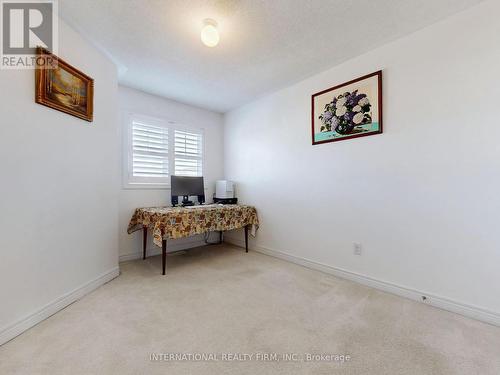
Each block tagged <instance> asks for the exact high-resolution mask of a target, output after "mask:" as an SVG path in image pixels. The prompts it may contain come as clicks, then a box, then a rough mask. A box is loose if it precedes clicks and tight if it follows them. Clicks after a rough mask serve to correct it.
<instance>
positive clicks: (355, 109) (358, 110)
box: [352, 105, 361, 112]
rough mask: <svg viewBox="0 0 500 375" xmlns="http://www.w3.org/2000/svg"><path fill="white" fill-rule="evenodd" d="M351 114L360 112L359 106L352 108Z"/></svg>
mask: <svg viewBox="0 0 500 375" xmlns="http://www.w3.org/2000/svg"><path fill="white" fill-rule="evenodd" d="M352 111H353V112H361V106H359V105H357V106H354V108H353V109H352Z"/></svg>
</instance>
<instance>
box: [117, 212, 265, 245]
mask: <svg viewBox="0 0 500 375" xmlns="http://www.w3.org/2000/svg"><path fill="white" fill-rule="evenodd" d="M247 225H252V231H251V233H252V234H253V235H255V231H256V230H257V228H258V226H259V219H258V217H257V210H256V209H255V207H252V206H245V205H236V204H227V205H208V206H195V207H191V208H190V207H144V208H136V210H135V212H134V214H133V215H132V218H131V219H130V223H129V225H128V229H127V232H128V233H129V234H130V233H132V232H135V231H137V230H140V229H142V228H143V227H144V226H146V227H148V229H152V230H153V239H154V240H153V242H154V243H155V245H157V246H161V243H162V240H163V239H164V238H165V239H167V238H169V239H175V238H181V237H188V236H192V235H195V234H202V233H206V232H210V231H226V230H232V229H238V228H243V227H245V226H247Z"/></svg>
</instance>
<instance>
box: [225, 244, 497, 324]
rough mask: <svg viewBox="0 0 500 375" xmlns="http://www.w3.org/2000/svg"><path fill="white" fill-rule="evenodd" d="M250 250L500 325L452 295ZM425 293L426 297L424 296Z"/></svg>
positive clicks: (490, 315) (259, 249) (278, 253)
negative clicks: (448, 295) (449, 296)
mask: <svg viewBox="0 0 500 375" xmlns="http://www.w3.org/2000/svg"><path fill="white" fill-rule="evenodd" d="M224 241H225V242H227V243H230V244H233V245H236V246H239V247H244V246H245V245H244V242H243V241H242V240H240V239H236V238H234V237H230V236H226V237H225V239H224ZM249 248H250V249H251V250H254V251H257V252H259V253H262V254H266V255H269V256H272V257H274V258H279V259H282V260H286V261H288V262H291V263H295V264H298V265H301V266H304V267H307V268H311V269H314V270H317V271H321V272H324V273H328V274H330V275H334V276H337V277H340V278H343V279H347V280H351V281H354V282H356V283H359V284H363V285H366V286H369V287H372V288H375V289H379V290H382V291H384V292H388V293H391V294H395V295H397V296H400V297H405V298H409V299H411V300H414V301H417V302H422V303H425V304H428V305H431V306H434V307H437V308H440V309H443V310H447V311H451V312H453V313H457V314H460V315H463V316H466V317H468V318H472V319H476V320H480V321H482V322H485V323H489V324H493V325H496V326H500V313H496V312H493V311H488V310H486V309H483V308H481V307H477V306H471V305H468V304H465V303H462V302H458V301H453V300H451V299H448V298H445V297H441V296H437V295H433V294H431V293H427V292H423V291H419V290H415V289H412V288H408V287H405V286H401V285H396V284H393V283H390V282H387V281H383V280H377V279H374V278H371V277H368V276H365V275H361V274H359V273H355V272H351V271H347V270H344V269H341V268H337V267H333V266H330V265H327V264H323V263H319V262H315V261H312V260H309V259H305V258H301V257H297V256H295V255H290V254H287V253H284V252H281V251H278V250H272V249H268V248H265V247H262V246H257V245H255V244H249ZM424 296H425V300H423V298H422V297H424Z"/></svg>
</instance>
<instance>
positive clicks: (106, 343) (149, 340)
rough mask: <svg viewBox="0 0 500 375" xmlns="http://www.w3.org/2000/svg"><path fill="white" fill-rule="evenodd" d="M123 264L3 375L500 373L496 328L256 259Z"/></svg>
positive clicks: (0, 369)
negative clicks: (173, 356)
mask: <svg viewBox="0 0 500 375" xmlns="http://www.w3.org/2000/svg"><path fill="white" fill-rule="evenodd" d="M121 268H122V274H121V275H120V276H119V277H118V278H117V279H115V280H113V281H112V282H110V283H108V284H106V285H104V286H103V287H101V288H99V289H98V290H96V291H95V292H93V293H91V294H89V295H88V296H86V297H84V298H83V299H82V300H80V301H78V302H76V303H74V304H73V305H71V306H69V307H68V308H66V309H65V310H63V311H61V312H59V313H57V314H56V315H54V316H52V317H51V318H49V319H47V320H45V321H44V322H42V323H40V324H39V325H37V326H36V327H34V328H32V329H30V330H29V331H27V332H25V333H24V334H22V335H21V336H19V337H17V338H16V339H14V340H12V341H10V342H9V343H7V344H5V345H3V346H2V347H0V374H2V375H4V374H23V375H25V374H51V375H55V374H204V375H205V374H384V375H385V374H398V375H403V374H415V375H425V374H439V375H443V374H466V375H472V374H481V375H487V374H492V375H493V374H495V375H498V374H500V328H497V327H494V326H490V325H488V324H484V323H480V322H477V321H474V320H470V319H467V318H464V317H461V316H459V315H455V314H452V313H448V312H445V311H442V310H438V309H435V308H432V307H430V306H426V305H424V304H420V303H416V302H412V301H409V300H406V299H403V298H399V297H395V296H392V295H390V294H385V293H382V292H379V291H376V290H373V289H370V288H367V287H364V286H360V285H357V284H354V283H352V282H348V281H345V280H340V279H337V278H334V277H332V276H329V275H325V274H322V273H320V272H316V271H312V270H309V269H306V268H302V267H300V266H296V265H293V264H290V263H287V262H284V261H281V260H277V259H274V258H271V257H268V256H265V255H261V254H258V253H254V252H250V253H249V254H245V253H244V252H243V251H242V250H241V249H239V248H236V247H231V246H229V245H221V246H212V247H208V248H207V247H206V248H202V249H197V250H194V251H191V252H189V253H187V254H184V255H175V256H169V258H168V275H167V276H166V277H162V276H161V275H160V257H151V258H148V259H147V260H146V261H142V260H138V261H132V262H127V263H123V264H122V265H121ZM152 353H155V354H158V353H163V354H166V355H168V354H169V353H178V354H181V356H179V357H178V358H177V360H176V361H170V360H169V361H166V360H163V361H160V360H156V361H154V360H153V361H152V360H151V359H150V356H151V354H152ZM194 353H197V354H196V355H197V356H200V355H201V353H205V356H206V357H209V359H211V360H210V361H184V360H183V359H189V355H193V356H194ZM230 353H240V354H247V355H252V354H253V358H252V360H243V359H245V358H243V357H240V359H242V360H240V361H236V360H230V359H232V358H231V357H229V354H230ZM256 353H260V354H259V357H257V354H256ZM274 353H275V354H274ZM284 353H295V354H296V355H295V356H294V357H291V358H288V359H289V360H288V361H285V360H283V357H282V355H283V354H284ZM307 354H339V355H350V356H351V359H350V360H349V361H344V362H341V361H339V360H338V359H339V358H335V357H333V358H327V357H323V360H315V361H303V359H304V358H305V359H307ZM182 355H184V356H182ZM223 355H224V358H223V357H222V356H223ZM265 355H269V357H268V358H267V359H270V361H264V359H266V358H265ZM274 355H276V356H277V357H276V358H280V359H282V360H281V361H276V360H274V359H275V358H273V356H274ZM210 356H211V357H210ZM157 358H160V359H169V357H168V356H167V357H157ZM197 359H198V358H197ZM317 359H319V358H317ZM335 359H337V361H335Z"/></svg>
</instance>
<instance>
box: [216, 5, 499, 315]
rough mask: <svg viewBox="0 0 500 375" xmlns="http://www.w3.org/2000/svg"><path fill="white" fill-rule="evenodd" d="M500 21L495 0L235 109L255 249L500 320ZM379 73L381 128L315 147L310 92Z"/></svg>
mask: <svg viewBox="0 0 500 375" xmlns="http://www.w3.org/2000/svg"><path fill="white" fill-rule="evenodd" d="M498 14H500V2H498V1H487V2H485V3H482V4H480V5H479V6H477V7H474V8H472V9H470V10H468V11H465V12H463V13H460V14H458V15H456V16H453V17H452V18H449V19H447V20H445V21H443V22H440V23H438V24H435V25H433V26H431V27H428V28H426V29H423V30H421V31H418V32H416V33H414V34H412V35H410V36H408V37H405V38H403V39H400V40H398V41H396V42H393V43H391V44H388V45H386V46H384V47H382V48H378V49H376V50H374V51H371V52H369V53H367V54H365V55H363V56H360V57H357V58H355V59H352V60H350V61H347V62H345V63H343V64H341V65H339V66H337V67H334V68H332V69H330V70H328V71H325V72H323V73H321V74H318V75H316V76H313V77H310V78H309V79H306V80H304V81H302V82H300V83H297V84H295V85H293V86H291V87H288V88H286V89H283V90H281V91H279V92H276V93H273V94H271V95H269V96H266V97H263V98H261V99H259V100H257V101H255V102H253V103H250V104H248V105H246V106H244V107H241V108H239V109H236V110H233V111H231V112H229V113H227V114H226V116H225V135H224V138H225V177H226V178H228V179H232V180H234V181H236V182H237V184H238V188H239V189H238V197H239V198H240V200H241V201H242V202H244V203H249V204H253V205H256V206H257V208H258V211H259V216H260V220H261V228H260V229H259V232H258V237H257V240H256V242H255V243H254V246H256V247H259V248H261V249H271V250H277V251H281V252H284V253H286V254H289V255H292V256H295V257H300V258H306V259H309V260H312V261H314V262H319V263H323V264H326V265H329V266H333V267H337V268H341V269H344V270H348V271H351V272H355V273H358V274H361V275H364V276H368V277H370V278H374V279H377V280H382V281H386V282H389V283H394V284H397V285H399V286H405V287H408V288H411V289H415V290H417V291H425V292H428V293H431V294H434V295H437V296H442V297H445V298H447V299H450V300H452V301H455V302H458V303H459V304H468V305H472V306H473V307H479V308H483V309H486V310H489V311H491V312H494V313H496V314H500V298H499V296H500V272H499V271H498V266H499V264H500V246H499V244H500V231H499V225H500V216H499V212H500V196H499V192H500V174H499V171H500V147H499V139H500V117H499V104H498V103H499V100H500V80H499V74H498V69H499V67H500V44H499V43H498V36H499V35H500V23H499V22H498V19H497V18H498ZM357 37H362V36H357ZM353 42H354V41H353ZM378 69H383V74H384V83H383V90H384V97H383V99H384V134H382V135H376V136H371V137H364V138H359V139H354V140H346V141H342V142H335V143H328V144H323V145H318V146H312V145H311V134H310V132H311V123H310V121H311V119H310V110H311V108H310V101H311V94H313V93H315V92H318V91H320V90H323V89H326V88H328V87H331V86H333V85H336V84H339V83H342V82H345V81H348V80H351V79H354V78H357V77H359V76H362V75H365V74H368V73H371V72H374V71H376V70H378ZM353 242H361V243H362V246H363V255H362V256H355V255H353ZM497 317H498V315H497ZM499 321H500V320H499Z"/></svg>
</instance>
